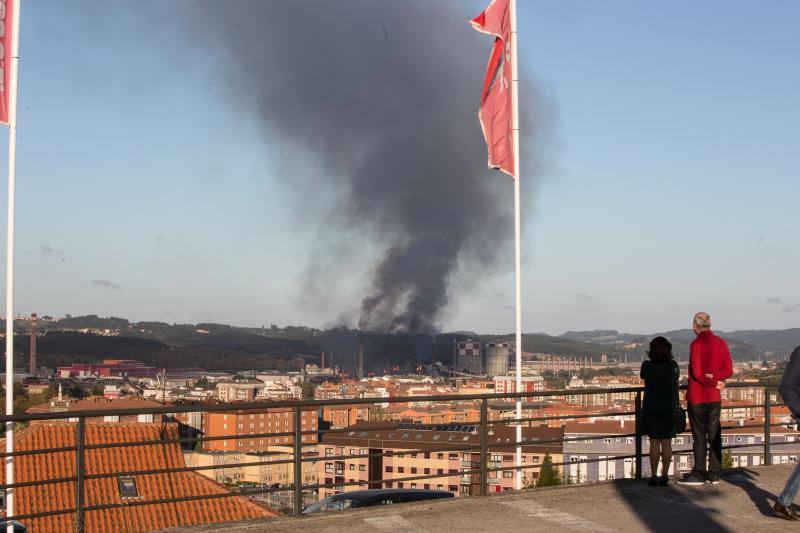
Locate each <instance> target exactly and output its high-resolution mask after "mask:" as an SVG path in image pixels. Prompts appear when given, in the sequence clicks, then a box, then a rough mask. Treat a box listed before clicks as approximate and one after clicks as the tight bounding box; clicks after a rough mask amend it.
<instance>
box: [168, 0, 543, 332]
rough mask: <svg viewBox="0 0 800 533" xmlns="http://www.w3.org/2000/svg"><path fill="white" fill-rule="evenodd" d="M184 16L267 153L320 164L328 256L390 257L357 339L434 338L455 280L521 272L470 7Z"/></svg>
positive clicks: (263, 1)
mask: <svg viewBox="0 0 800 533" xmlns="http://www.w3.org/2000/svg"><path fill="white" fill-rule="evenodd" d="M177 5H178V6H180V10H181V11H182V13H181V17H182V18H181V19H180V21H179V22H180V23H184V24H185V26H187V27H188V30H189V35H190V38H191V39H192V44H193V45H197V46H203V47H205V48H206V49H207V50H210V51H213V55H214V56H215V57H216V58H218V63H217V66H218V68H219V69H220V70H221V71H222V74H220V79H224V82H225V83H226V86H227V89H228V91H229V93H228V94H230V95H231V99H232V102H235V103H236V105H237V106H239V107H240V108H241V109H242V111H243V112H245V113H246V114H250V115H255V116H257V117H258V120H259V121H260V123H261V124H262V126H263V132H264V136H265V142H269V143H275V142H277V143H281V146H282V147H283V155H284V157H285V158H286V159H288V160H290V161H291V160H293V158H298V157H300V158H304V160H306V161H308V160H311V161H313V162H314V164H315V165H316V167H317V168H321V169H323V171H321V172H320V175H319V176H316V177H315V178H314V179H318V180H322V181H324V182H325V183H326V184H328V185H330V184H333V185H334V186H335V187H337V189H338V190H340V191H341V192H343V193H344V194H343V195H342V196H341V197H342V198H343V200H342V201H341V203H340V204H337V205H335V206H334V210H335V212H336V213H337V218H335V220H336V223H334V224H331V225H330V226H329V227H327V229H326V230H324V231H323V239H322V240H323V241H327V242H323V243H321V244H322V245H323V246H329V245H330V243H331V242H335V241H339V240H347V238H348V237H347V236H348V234H352V232H366V233H368V234H369V235H370V237H371V239H372V242H375V243H379V244H380V245H381V246H383V249H384V253H383V255H382V258H381V259H380V260H379V262H378V263H377V264H376V265H374V268H373V269H372V271H371V276H372V277H371V284H370V286H369V287H368V288H367V290H366V296H364V298H363V301H362V304H361V316H360V320H359V326H360V327H361V328H362V329H370V330H375V331H385V332H417V331H430V330H433V329H435V328H436V325H437V323H438V321H439V320H440V319H441V317H442V313H443V311H444V309H445V307H446V304H447V303H448V301H449V299H450V297H451V295H450V293H449V291H448V286H449V281H450V278H451V275H452V274H453V272H454V271H455V269H456V268H458V267H460V266H462V267H466V268H467V269H468V270H469V271H471V272H483V273H486V272H491V271H492V269H494V268H495V267H496V266H497V264H498V262H502V264H503V266H504V267H511V264H512V263H511V259H512V258H513V255H512V254H513V248H512V247H511V245H510V241H511V238H512V236H513V233H512V232H513V225H512V216H513V207H512V187H511V182H510V179H509V178H507V177H506V176H505V175H502V174H499V173H496V172H493V171H489V170H488V169H487V168H486V148H485V145H484V141H483V137H482V134H481V131H480V127H479V124H478V121H477V116H476V114H477V105H478V99H479V91H480V85H481V82H482V78H483V74H484V68H485V65H486V61H487V58H488V54H489V50H490V46H491V42H490V41H491V40H490V39H489V38H487V37H486V36H485V35H481V34H478V33H477V32H475V31H474V30H472V29H470V28H469V26H468V25H467V20H468V19H469V18H470V17H471V16H474V15H475V14H476V13H471V12H468V11H465V8H466V7H467V6H465V5H464V3H462V2H430V1H423V0H403V1H398V0H342V1H331V0H275V1H269V0H236V1H229V2H220V1H218V0H215V1H213V2H212V1H205V2H196V1H193V2H187V3H183V4H177ZM528 94H530V95H533V94H534V93H533V92H532V91H531V92H529V93H528ZM523 127H525V123H524V122H523ZM276 166H281V167H282V168H292V167H291V164H290V163H289V164H287V161H278V162H277V163H276ZM534 170H535V169H533V168H528V169H527V170H526V172H525V175H526V178H527V179H531V178H532V177H533V175H534V172H533V171H534ZM284 178H285V179H286V180H302V179H303V178H302V177H298V176H296V175H291V174H290V175H286V176H284ZM529 185H530V182H528V184H527V185H526V187H527V186H529ZM304 216H307V214H305V215H304ZM327 220H328V221H329V220H330V219H327ZM313 271H314V269H311V270H310V272H313Z"/></svg>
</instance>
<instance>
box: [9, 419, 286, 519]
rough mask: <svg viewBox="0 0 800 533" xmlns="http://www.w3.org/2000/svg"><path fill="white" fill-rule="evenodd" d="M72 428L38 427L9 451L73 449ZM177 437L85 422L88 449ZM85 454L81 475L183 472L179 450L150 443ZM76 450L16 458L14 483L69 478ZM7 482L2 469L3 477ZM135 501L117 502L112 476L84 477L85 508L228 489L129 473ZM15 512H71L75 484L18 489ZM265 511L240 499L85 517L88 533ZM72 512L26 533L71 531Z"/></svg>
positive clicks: (199, 479) (172, 431)
mask: <svg viewBox="0 0 800 533" xmlns="http://www.w3.org/2000/svg"><path fill="white" fill-rule="evenodd" d="M75 433H76V424H74V423H67V422H60V423H38V424H33V425H31V427H29V428H27V429H25V430H22V431H21V432H19V433H18V434H17V435H16V436H15V445H14V449H15V450H37V449H44V448H55V447H67V446H74V445H75ZM177 438H178V428H177V426H176V425H175V424H166V425H162V424H160V423H135V422H131V423H125V422H121V423H120V422H115V423H93V422H89V423H87V424H86V442H87V444H104V443H105V444H108V443H120V442H137V441H152V440H169V439H177ZM85 453H86V455H85V465H86V468H85V471H86V474H87V475H92V474H101V473H115V472H130V471H136V470H151V469H166V468H183V467H185V466H186V463H185V462H184V459H183V453H182V452H181V449H180V448H179V446H178V444H177V443H175V444H152V445H144V446H127V447H115V448H102V449H89V450H86V452H85ZM75 455H76V454H75V452H74V451H73V452H56V453H45V454H37V455H25V456H18V457H16V459H15V481H16V482H26V481H39V480H47V479H55V478H62V477H72V476H74V475H75ZM1 475H2V479H3V480H4V482H5V471H3V472H2V474H1ZM133 477H134V478H135V480H136V485H137V489H138V493H139V497H137V498H123V497H122V496H120V492H119V486H118V478H117V476H114V477H107V478H100V479H87V480H86V482H85V490H86V492H85V494H86V496H85V498H86V505H87V506H95V505H107V504H115V503H127V502H135V501H146V500H158V499H164V498H183V497H196V496H205V495H213V494H221V493H225V492H227V489H226V488H225V487H224V486H222V485H219V484H217V483H215V482H214V481H212V480H210V479H208V478H206V477H204V476H201V475H200V474H197V473H195V472H176V473H167V474H148V475H135V476H133ZM15 504H16V505H15V507H16V508H15V514H16V515H23V514H28V513H39V512H47V511H57V510H62V509H74V507H75V483H74V482H69V483H54V484H46V485H33V486H28V487H20V488H17V489H16V498H15ZM272 514H273V513H272V512H271V511H268V510H267V509H265V508H263V507H261V506H259V505H257V504H255V503H253V502H251V501H249V500H247V499H246V498H243V497H240V496H230V497H221V498H210V499H202V500H191V501H186V502H176V503H160V504H149V505H134V506H131V507H119V508H114V509H102V510H94V511H87V512H86V531H87V533H92V532H97V533H100V532H106V531H124V532H126V533H128V532H130V533H132V532H139V531H151V530H156V529H163V528H168V527H179V526H187V525H196V524H205V523H212V522H226V521H235V520H245V519H252V518H262V517H265V516H269V515H272ZM74 520H75V515H74V513H69V514H62V515H55V516H48V517H43V518H35V519H27V520H24V523H25V524H26V525H27V526H28V531H29V532H31V533H36V532H48V533H49V532H59V531H72V529H73V525H74Z"/></svg>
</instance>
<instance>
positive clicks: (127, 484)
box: [117, 476, 139, 498]
mask: <svg viewBox="0 0 800 533" xmlns="http://www.w3.org/2000/svg"><path fill="white" fill-rule="evenodd" d="M117 482H118V484H119V495H120V496H122V497H123V498H138V497H139V490H138V489H137V487H136V478H134V477H131V476H124V477H118V478H117Z"/></svg>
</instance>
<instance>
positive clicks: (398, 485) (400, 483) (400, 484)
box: [397, 481, 403, 489]
mask: <svg viewBox="0 0 800 533" xmlns="http://www.w3.org/2000/svg"><path fill="white" fill-rule="evenodd" d="M397 488H398V489H402V488H403V482H402V481H400V482H398V483H397Z"/></svg>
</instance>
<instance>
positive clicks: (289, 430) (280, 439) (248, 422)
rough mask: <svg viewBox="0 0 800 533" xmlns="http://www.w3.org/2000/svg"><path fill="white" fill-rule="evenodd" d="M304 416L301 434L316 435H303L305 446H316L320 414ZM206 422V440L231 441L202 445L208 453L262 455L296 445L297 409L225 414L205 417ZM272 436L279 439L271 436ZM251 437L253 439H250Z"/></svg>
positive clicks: (310, 410) (308, 410) (312, 412)
mask: <svg viewBox="0 0 800 533" xmlns="http://www.w3.org/2000/svg"><path fill="white" fill-rule="evenodd" d="M301 414H302V416H301V422H300V423H301V430H302V431H313V432H315V433H311V434H308V435H303V439H302V442H303V444H314V443H316V442H317V434H316V431H317V410H316V409H315V408H311V407H308V408H304V409H303V410H302V413H301ZM204 416H205V418H206V422H205V424H204V426H205V431H206V433H205V436H206V437H225V436H230V437H231V438H229V439H224V438H223V439H219V440H208V441H205V442H203V449H204V450H206V451H225V452H234V451H236V452H250V453H253V452H263V451H267V449H268V447H269V446H279V445H291V444H293V443H294V435H293V432H294V408H292V407H272V408H264V409H258V410H248V411H236V410H231V411H225V412H211V413H204ZM269 433H278V435H272V436H268V435H266V434H269ZM248 435H254V436H253V437H248Z"/></svg>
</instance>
